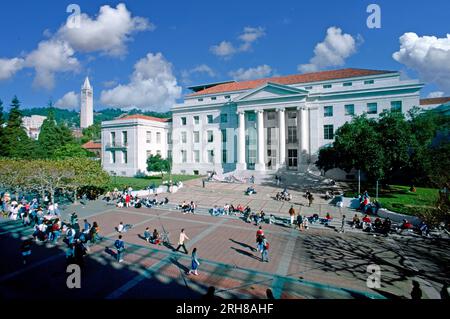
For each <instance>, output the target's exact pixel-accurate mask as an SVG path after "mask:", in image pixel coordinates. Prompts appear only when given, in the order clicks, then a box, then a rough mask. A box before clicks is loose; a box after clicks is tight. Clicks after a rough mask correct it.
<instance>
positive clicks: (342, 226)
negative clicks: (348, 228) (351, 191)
mask: <svg viewBox="0 0 450 319" xmlns="http://www.w3.org/2000/svg"><path fill="white" fill-rule="evenodd" d="M344 228H345V215H342V222H341V230H340V231H339V232H340V233H344V231H345V230H344Z"/></svg>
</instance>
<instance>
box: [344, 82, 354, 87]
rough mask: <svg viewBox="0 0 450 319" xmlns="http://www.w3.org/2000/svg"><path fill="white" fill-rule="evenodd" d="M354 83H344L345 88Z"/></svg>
mask: <svg viewBox="0 0 450 319" xmlns="http://www.w3.org/2000/svg"><path fill="white" fill-rule="evenodd" d="M352 85H353V83H352V82H344V84H343V86H352Z"/></svg>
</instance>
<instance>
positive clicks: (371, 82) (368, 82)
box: [364, 80, 374, 85]
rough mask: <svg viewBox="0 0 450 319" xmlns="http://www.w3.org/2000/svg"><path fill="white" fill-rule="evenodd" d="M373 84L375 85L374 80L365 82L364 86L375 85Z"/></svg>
mask: <svg viewBox="0 0 450 319" xmlns="http://www.w3.org/2000/svg"><path fill="white" fill-rule="evenodd" d="M373 83H374V80H365V81H364V84H365V85H368V84H373Z"/></svg>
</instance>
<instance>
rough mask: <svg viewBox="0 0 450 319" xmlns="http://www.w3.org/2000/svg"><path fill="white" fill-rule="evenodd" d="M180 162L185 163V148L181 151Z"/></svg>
mask: <svg viewBox="0 0 450 319" xmlns="http://www.w3.org/2000/svg"><path fill="white" fill-rule="evenodd" d="M181 162H182V163H186V162H187V153H186V151H185V150H182V151H181Z"/></svg>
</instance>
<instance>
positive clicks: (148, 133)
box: [146, 131, 152, 144]
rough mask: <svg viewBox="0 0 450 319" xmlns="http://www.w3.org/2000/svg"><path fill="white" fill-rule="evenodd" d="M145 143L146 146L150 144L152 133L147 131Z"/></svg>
mask: <svg viewBox="0 0 450 319" xmlns="http://www.w3.org/2000/svg"><path fill="white" fill-rule="evenodd" d="M146 141H147V144H150V143H151V142H152V132H150V131H147V133H146Z"/></svg>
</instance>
